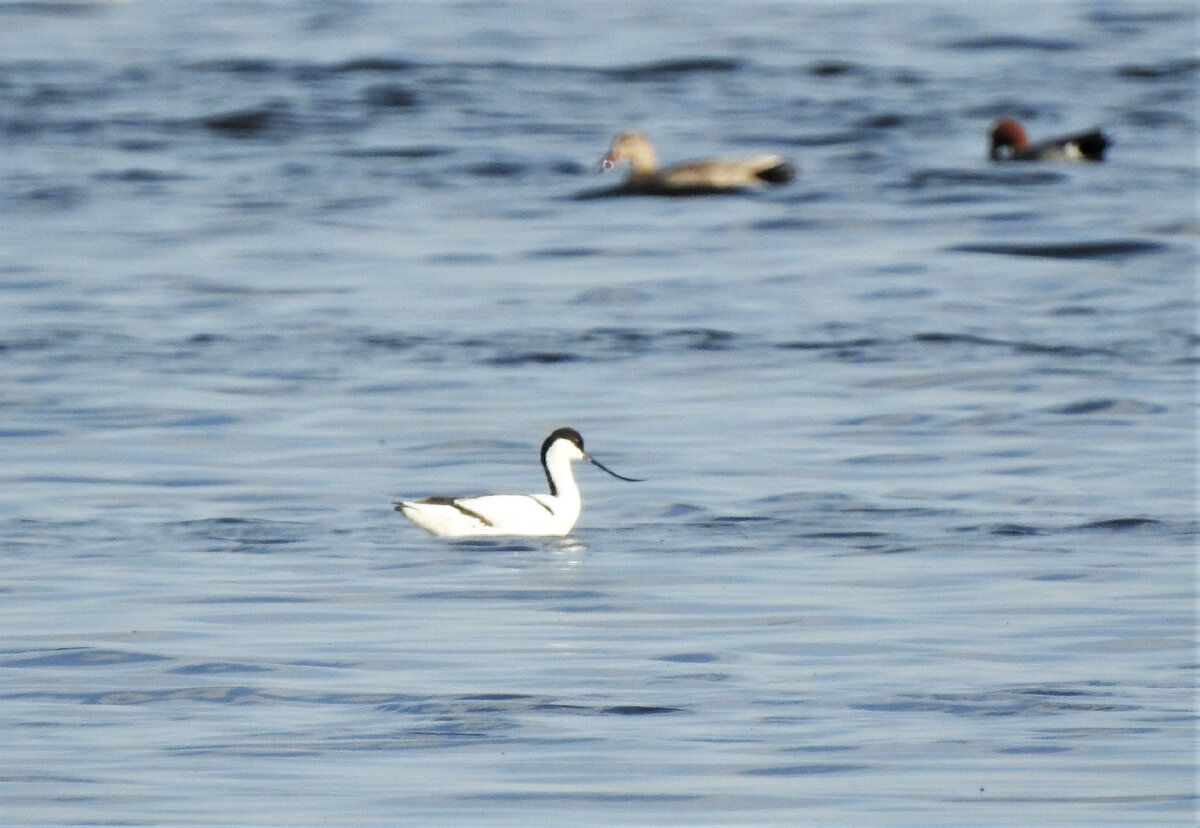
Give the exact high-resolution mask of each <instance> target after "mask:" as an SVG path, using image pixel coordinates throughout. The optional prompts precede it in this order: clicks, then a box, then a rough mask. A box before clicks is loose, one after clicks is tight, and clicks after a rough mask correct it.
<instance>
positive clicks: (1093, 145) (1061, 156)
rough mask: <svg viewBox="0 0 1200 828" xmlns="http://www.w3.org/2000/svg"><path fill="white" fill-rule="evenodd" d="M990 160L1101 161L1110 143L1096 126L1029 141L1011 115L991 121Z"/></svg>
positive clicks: (1023, 130)
mask: <svg viewBox="0 0 1200 828" xmlns="http://www.w3.org/2000/svg"><path fill="white" fill-rule="evenodd" d="M991 141H992V148H991V157H992V160H993V161H1103V160H1104V151H1105V150H1106V149H1108V146H1109V144H1110V143H1111V142H1110V141H1109V140H1108V138H1107V136H1105V134H1104V133H1103V132H1101V131H1100V130H1098V129H1093V130H1091V131H1089V132H1080V133H1078V134H1076V135H1067V136H1064V137H1062V138H1054V139H1052V140H1049V141H1043V142H1041V143H1039V144H1030V143H1029V136H1027V135H1026V134H1025V128H1024V127H1022V126H1021V125H1020V124H1019V123H1017V122H1016V121H1014V120H1013V119H1011V118H1001V119H1000V120H999V121H996V122H995V123H994V124H992V132H991Z"/></svg>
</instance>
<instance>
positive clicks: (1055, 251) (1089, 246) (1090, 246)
mask: <svg viewBox="0 0 1200 828" xmlns="http://www.w3.org/2000/svg"><path fill="white" fill-rule="evenodd" d="M1167 249H1168V245H1166V244H1164V243H1163V242H1157V241H1150V240H1148V239H1104V240H1100V241H1092V242H1055V243H1051V244H1022V243H1019V242H1018V243H1002V244H960V245H956V246H954V247H949V248H947V250H950V251H952V252H956V253H992V254H995V255H998V256H1034V257H1039V258H1046V259H1123V258H1127V257H1129V256H1140V255H1144V254H1147V253H1161V252H1163V251H1164V250H1167Z"/></svg>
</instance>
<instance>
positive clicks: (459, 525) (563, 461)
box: [396, 428, 640, 538]
mask: <svg viewBox="0 0 1200 828" xmlns="http://www.w3.org/2000/svg"><path fill="white" fill-rule="evenodd" d="M575 460H587V461H588V462H590V463H591V464H592V465H594V466H596V467H597V468H600V469H602V470H604V471H606V472H608V473H609V474H611V475H612V476H613V477H616V478H618V479H620V480H628V481H630V482H640V481H639V479H638V478H634V477H624V476H622V475H619V474H617V473H616V472H615V471H613V470H612V469H609V468H606V467H605V466H604V465H602V464H601V463H600V462H599V461H598V460H596V459H595V458H593V457H591V456H589V455H588V453H587V452H586V451H584V450H583V438H582V437H581V436H579V432H578V431H576V430H575V429H573V428H559V429H555V430H554V431H553V432H551V434H550V436H549V437H547V438H546V440H545V442H543V443H542V468H543V469H544V470H545V472H546V480H547V481H549V483H550V493H549V494H530V495H482V496H479V497H427V498H424V499H423V500H402V501H400V502H399V503H397V504H396V511H397V512H400V513H402V514H403V515H404V516H405V517H406V518H408V519H409V520H411V521H412V522H413V523H415V524H417V526H420V527H421V528H422V529H424V530H426V531H428V532H432V533H433V534H435V535H440V536H441V537H446V538H467V537H482V536H488V535H526V536H539V535H541V536H545V535H565V534H567V533H568V532H570V531H571V527H573V526H574V525H575V521H577V520H579V512H580V509H581V508H582V506H583V501H582V499H581V498H580V496H579V487H578V486H577V485H576V484H575V475H574V474H573V473H572V471H571V463H572V462H573V461H575Z"/></svg>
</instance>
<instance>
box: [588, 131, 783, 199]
mask: <svg viewBox="0 0 1200 828" xmlns="http://www.w3.org/2000/svg"><path fill="white" fill-rule="evenodd" d="M625 161H628V162H629V176H628V178H626V180H625V188H624V189H626V190H628V191H629V192H639V193H648V194H654V193H657V194H662V195H672V194H677V195H683V194H688V193H713V192H729V191H734V190H743V189H756V188H761V187H766V186H770V185H774V184H786V183H787V182H789V181H791V180H792V179H793V178H794V177H795V175H796V171H795V169H794V168H793V167H792V166H791V164H789V163H788V162H787V161H786V160H785V159H784V158H783V156H781V155H757V156H754V157H751V158H708V159H704V160H700V161H689V162H686V163H683V164H676V165H674V166H671V167H664V168H662V169H659V166H658V155H657V154H656V153H655V152H654V145H653V144H651V143H650V139H649V138H647V137H646V135H645V134H644V133H641V132H622V133H621V134H620V135H618V136H617V137H616V138H614V139H613V142H612V147H611V148H610V149H609V151H608V155H606V156H605V157H604V158H603V159H601V161H600V167H601V169H603V170H611V169H612V168H614V167H615V166H617V165H618V164H621V163H623V162H625Z"/></svg>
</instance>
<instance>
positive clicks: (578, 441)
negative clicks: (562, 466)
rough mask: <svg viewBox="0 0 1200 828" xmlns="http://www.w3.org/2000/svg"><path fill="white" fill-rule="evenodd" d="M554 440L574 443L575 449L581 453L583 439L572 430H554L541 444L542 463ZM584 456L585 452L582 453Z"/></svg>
mask: <svg viewBox="0 0 1200 828" xmlns="http://www.w3.org/2000/svg"><path fill="white" fill-rule="evenodd" d="M556 440H566V441H568V442H571V443H574V444H575V447H576V448H578V449H579V450H580V451H583V437H582V436H581V435H580V434H579V432H578V431H576V430H575V429H573V428H556V429H554V431H552V432H550V436H549V437H547V438H546V439H545V441H544V442H543V443H542V462H543V463H545V462H546V452H548V451H549V450H550V446H551V445H553V444H554V442H555V441H556ZM584 453H585V454H586V452H584Z"/></svg>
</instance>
